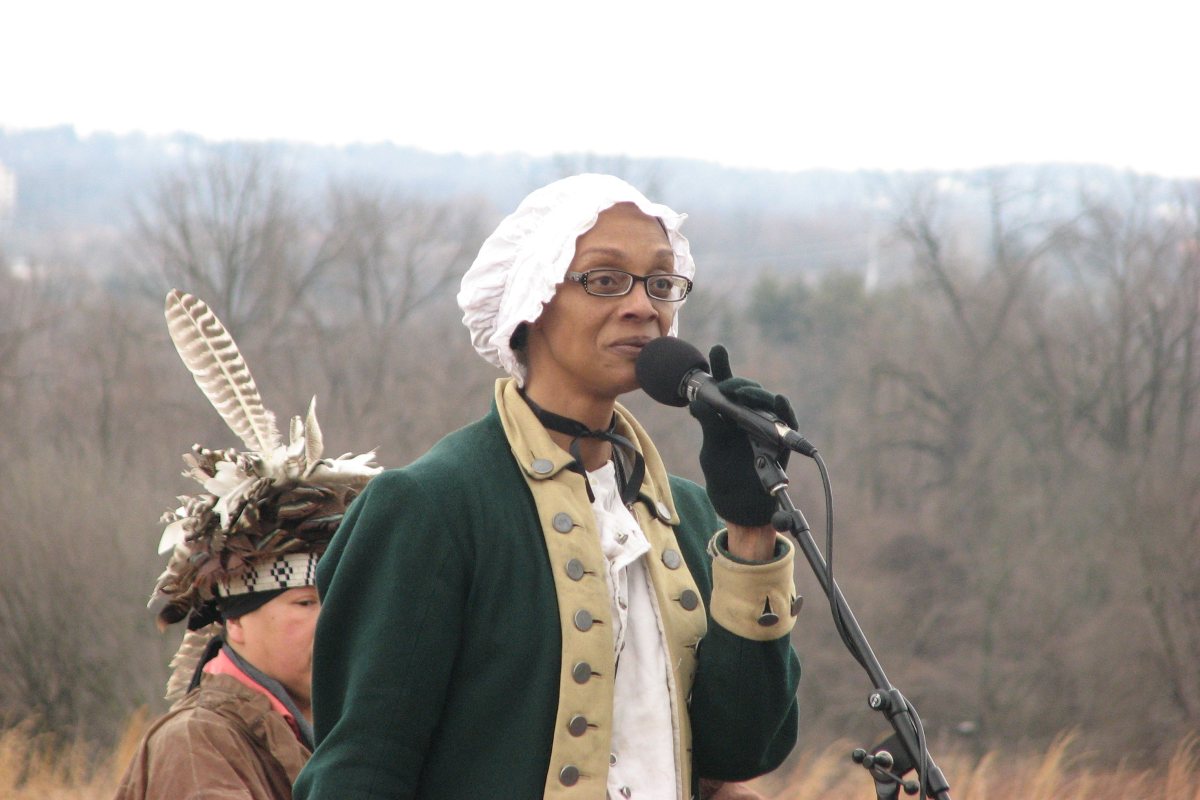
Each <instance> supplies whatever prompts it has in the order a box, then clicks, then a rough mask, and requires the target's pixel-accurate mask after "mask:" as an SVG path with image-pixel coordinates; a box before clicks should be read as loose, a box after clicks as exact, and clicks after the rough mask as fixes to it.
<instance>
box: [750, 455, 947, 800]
mask: <svg viewBox="0 0 1200 800" xmlns="http://www.w3.org/2000/svg"><path fill="white" fill-rule="evenodd" d="M749 439H750V446H751V448H752V450H753V453H754V470H755V472H756V473H758V478H759V481H761V483H762V486H763V489H765V490H766V491H767V493H768V494H770V495H772V496H773V497H774V498H775V502H776V504H777V505H778V508H779V510H778V511H776V512H775V515H774V517H772V519H771V525H772V526H773V527H774V528H775V530H777V531H779V532H781V533H782V532H785V531H786V532H790V533H791V535H792V538H794V539H795V540H796V543H797V545H799V547H800V549H801V550H802V551H803V552H804V556H805V557H806V558H807V559H808V563H809V565H810V566H811V567H812V569H813V572H814V573H815V574H816V576H817V581H818V582H819V583H820V584H821V589H822V590H823V591H824V592H825V596H826V597H828V598H829V604H830V609H831V611H832V613H833V618H834V623H835V625H836V626H837V628H838V633H839V634H840V635H841V637H842V642H843V644H845V645H846V648H847V649H848V650H849V651H850V654H851V655H853V656H854V658H855V659H856V660H857V661H858V663H859V664H861V665H862V667H863V669H865V670H866V671H867V675H869V676H870V678H871V682H872V684H874V686H875V691H873V692H871V694H870V695H869V696H868V699H867V702H868V705H869V706H870V707H871V708H872V709H874V710H876V711H879V712H881V713H882V714H883V715H884V716H886V717H887V719H888V722H890V723H891V725H892V728H893V730H895V735H894V736H892V737H889V739H888V740H887V741H886V742H885V743H884V744H883V745H880V746H879V747H878V748H876V751H875V752H874V753H870V754H868V753H867V752H866V751H865V750H862V749H861V748H860V749H858V750H855V751H854V754H853V755H852V758H853V759H854V761H855V762H856V763H859V764H862V765H863V766H864V767H866V768H867V769H868V770H869V771H870V772H871V776H872V777H873V778H874V779H875V790H876V796H877V797H878V798H880V800H895V798H897V797H898V796H899V792H900V788H901V787H904V789H905V790H906V791H908V789H909V786H916V787H917V788H918V789H919V788H921V787H920V786H919V785H918V784H916V783H915V782H911V781H909V782H905V781H903V780H902V776H903V775H904V773H906V772H908V771H909V770H911V769H914V768H915V769H917V773H918V777H919V778H923V779H924V790H925V791H926V792H928V795H929V796H930V797H933V798H936V800H950V784H949V783H947V782H946V777H945V775H943V774H942V771H941V770H940V769H939V768H938V766H937V765H936V764H935V763H934V762H933V757H932V756H930V755H929V753H928V751H927V748H926V747H925V741H924V738H925V737H924V732H923V731H922V730H921V728H920V726H919V720H918V718H917V717H916V710H915V709H914V708H913V707H912V706H911V705H910V704H909V702H908V701H907V700H906V699H905V698H904V695H902V694H901V693H900V690H899V689H896V688H895V687H893V686H892V685H891V683H890V682H889V681H888V679H887V675H886V674H884V671H883V667H882V666H881V665H880V664H879V660H878V659H877V658H876V657H875V653H874V652H872V650H871V645H870V644H869V643H868V642H867V637H866V635H865V634H864V633H863V631H862V628H861V627H859V624H858V620H856V619H855V618H854V612H852V611H851V610H850V606H849V605H848V604H847V603H846V598H845V597H844V596H843V595H842V590H841V589H840V588H839V587H838V585H837V583H836V582H835V581H834V580H833V578H832V576H831V575H830V574H829V568H828V566H827V564H826V563H825V558H824V557H823V556H822V555H821V551H820V550H819V549H818V548H817V544H816V542H814V541H813V538H812V530H811V529H810V528H809V526H808V521H807V520H806V519H805V518H804V514H803V512H801V511H800V509H798V508H796V506H795V505H794V504H793V503H792V500H791V498H790V497H788V493H787V486H788V477H787V473H785V472H784V471H783V468H782V467H781V466H779V458H780V456H781V455H782V454H783V452H784V450H783V449H782V448H781V447H780V446H779V444H778V443H776V442H770V443H767V442H763V441H761V440H760V439H758V438H757V437H756V436H754V435H750V436H749ZM805 455H810V454H808V453H806V454H805ZM811 457H812V458H813V459H814V460H815V461H816V462H817V465H818V466H819V467H820V468H821V473H822V475H823V476H824V475H825V466H824V462H823V461H822V460H821V457H820V454H819V453H817V452H816V449H815V448H814V449H813V452H812V454H811ZM826 491H827V495H826V498H827V500H828V499H829V495H828V481H826ZM896 745H899V746H898V747H897V746H896ZM885 748H891V749H890V750H885ZM892 750H894V751H896V753H893V752H892ZM885 752H886V756H884V753H885ZM860 753H861V754H862V756H861V758H860V757H859V754H860ZM868 759H870V763H869V764H868V763H867V760H868ZM909 793H910V794H915V791H913V792H909Z"/></svg>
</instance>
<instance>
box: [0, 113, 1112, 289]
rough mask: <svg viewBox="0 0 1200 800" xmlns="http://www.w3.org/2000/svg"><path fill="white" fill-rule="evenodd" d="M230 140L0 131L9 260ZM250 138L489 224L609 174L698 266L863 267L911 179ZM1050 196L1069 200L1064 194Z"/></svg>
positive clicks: (1091, 172) (106, 224)
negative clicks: (684, 220)
mask: <svg viewBox="0 0 1200 800" xmlns="http://www.w3.org/2000/svg"><path fill="white" fill-rule="evenodd" d="M237 146H240V145H239V143H236V142H211V141H206V140H204V139H202V138H200V137H198V136H194V135H191V134H186V133H179V134H175V135H171V136H153V137H152V136H147V135H144V134H136V133H135V134H126V135H115V134H109V133H96V134H92V135H88V136H79V135H78V134H77V133H76V131H75V130H74V129H73V128H71V127H65V126H64V127H57V128H47V129H37V130H5V129H0V163H3V164H4V165H5V166H7V168H8V169H9V170H10V171H11V172H12V173H13V174H14V175H15V177H16V184H17V190H16V205H15V208H14V209H13V211H12V214H11V219H10V220H9V222H8V223H7V228H8V232H9V234H10V243H9V245H8V249H9V251H10V255H12V254H13V253H12V251H14V250H16V251H19V250H20V249H21V247H22V245H23V243H28V242H30V241H34V240H37V239H38V238H39V237H45V236H47V235H60V234H62V233H64V232H70V233H72V234H74V233H77V232H78V231H80V230H93V231H94V230H101V231H107V232H108V235H109V237H110V238H114V239H115V238H117V237H118V236H119V234H120V232H121V231H123V230H124V229H125V228H126V227H127V225H128V223H129V207H130V203H131V200H132V198H134V197H137V196H138V195H139V193H142V192H144V191H145V190H146V188H147V187H148V186H149V185H150V184H151V182H152V181H153V180H154V178H155V176H156V175H159V174H162V173H164V172H169V171H171V170H172V169H174V168H175V167H176V166H177V165H178V164H179V163H180V161H181V160H182V159H185V158H189V157H195V156H197V155H203V154H204V153H205V152H206V151H208V150H213V149H220V148H227V147H237ZM257 146H261V147H265V148H268V149H269V150H271V151H273V153H274V155H276V156H277V157H278V159H279V160H280V163H282V164H283V165H285V166H286V168H287V169H288V170H289V172H290V174H291V175H293V176H294V180H295V181H296V182H297V183H298V184H299V185H300V186H301V187H302V188H304V189H305V190H312V191H314V192H316V191H319V190H320V188H321V187H322V186H323V185H324V184H325V183H326V182H327V181H328V180H329V179H330V178H331V177H337V178H339V179H362V180H367V181H374V182H380V183H384V184H388V185H392V186H394V187H396V188H397V189H398V190H399V191H402V192H405V193H411V194H413V195H417V196H422V197H429V198H431V199H438V200H447V199H452V198H458V197H472V198H480V199H482V200H484V201H485V202H487V203H489V204H490V205H491V206H492V207H493V208H494V209H495V214H496V216H497V219H498V218H499V216H500V215H501V214H503V213H506V212H507V211H509V210H511V209H512V208H513V207H514V206H515V205H516V204H517V202H518V201H519V200H520V198H521V197H523V196H524V195H525V194H527V193H528V192H529V191H530V190H531V189H533V188H535V187H537V186H540V185H542V184H544V183H547V182H549V181H550V180H553V179H554V178H557V177H560V176H562V175H567V174H572V173H576V172H585V171H596V172H611V173H613V174H617V175H620V176H622V177H624V178H626V179H627V180H629V181H630V182H631V183H633V184H635V185H637V186H639V188H641V189H643V191H645V192H646V193H647V194H648V195H650V196H652V197H653V198H654V199H656V200H661V201H662V202H665V203H667V204H668V205H671V206H673V207H675V208H677V209H680V210H685V211H687V212H688V213H689V214H690V216H691V221H690V222H689V223H688V226H687V228H686V229H685V230H686V232H687V234H688V235H689V237H690V238H691V239H692V241H693V246H694V249H695V250H696V252H697V253H698V254H700V255H701V256H702V257H703V258H704V260H705V263H706V264H708V265H710V266H714V267H716V268H718V269H720V270H721V271H726V272H733V273H739V272H743V271H757V270H761V269H778V270H797V269H800V270H815V271H820V270H826V269H834V268H836V269H851V270H854V269H863V268H864V267H865V265H866V263H867V261H868V259H869V258H870V253H871V250H872V246H873V245H872V242H873V240H874V237H876V236H877V235H878V230H879V228H880V225H879V220H880V218H881V213H880V199H879V198H880V196H881V189H882V187H885V186H886V185H887V184H888V183H889V182H894V181H897V180H905V179H908V178H911V177H912V176H905V175H902V174H899V173H884V172H879V171H874V172H866V171H862V172H839V171H833V170H813V171H806V172H774V171H769V170H747V169H733V168H728V167H723V166H720V165H717V164H713V163H709V162H703V161H695V160H687V159H654V160H651V159H636V158H628V157H623V156H603V155H596V154H586V153H575V154H561V155H556V156H552V157H544V158H534V157H530V156H526V155H521V154H499V155H481V156H465V155H456V154H449V155H447V154H437V153H432V152H428V151H424V150H419V149H416V148H411V147H398V146H396V145H393V144H384V143H381V144H357V145H351V146H345V147H331V146H316V145H311V144H304V143H297V142H284V141H278V142H271V143H267V144H260V145H257ZM1007 169H1009V170H1011V171H1017V172H1022V171H1023V172H1025V173H1033V172H1036V173H1037V175H1038V178H1037V180H1038V181H1044V182H1047V183H1048V184H1049V185H1055V186H1059V187H1063V186H1067V185H1072V186H1074V185H1078V184H1079V182H1080V181H1081V180H1084V179H1099V180H1111V178H1112V176H1113V174H1114V171H1113V170H1110V169H1107V168H1104V167H1079V166H1054V165H1034V166H1024V167H1009V168H1007ZM981 174H982V173H981V172H980V173H954V174H947V175H944V176H941V177H943V178H948V179H949V180H950V183H951V184H953V185H957V186H970V185H971V184H972V182H974V183H975V184H978V183H979V182H978V181H975V180H974V179H975V178H976V177H978V176H979V175H981ZM1081 176H1083V177H1081ZM1087 176H1091V178H1087ZM925 177H939V176H937V175H934V174H933V173H929V174H927V175H926V176H925ZM1052 199H1053V200H1054V202H1057V203H1068V204H1069V203H1071V202H1073V200H1072V199H1071V198H1069V197H1067V195H1066V193H1063V194H1062V196H1059V197H1057V198H1052ZM0 232H3V229H0ZM14 243H15V244H14ZM0 244H3V242H0ZM16 255H20V253H19V252H17V253H16Z"/></svg>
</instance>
